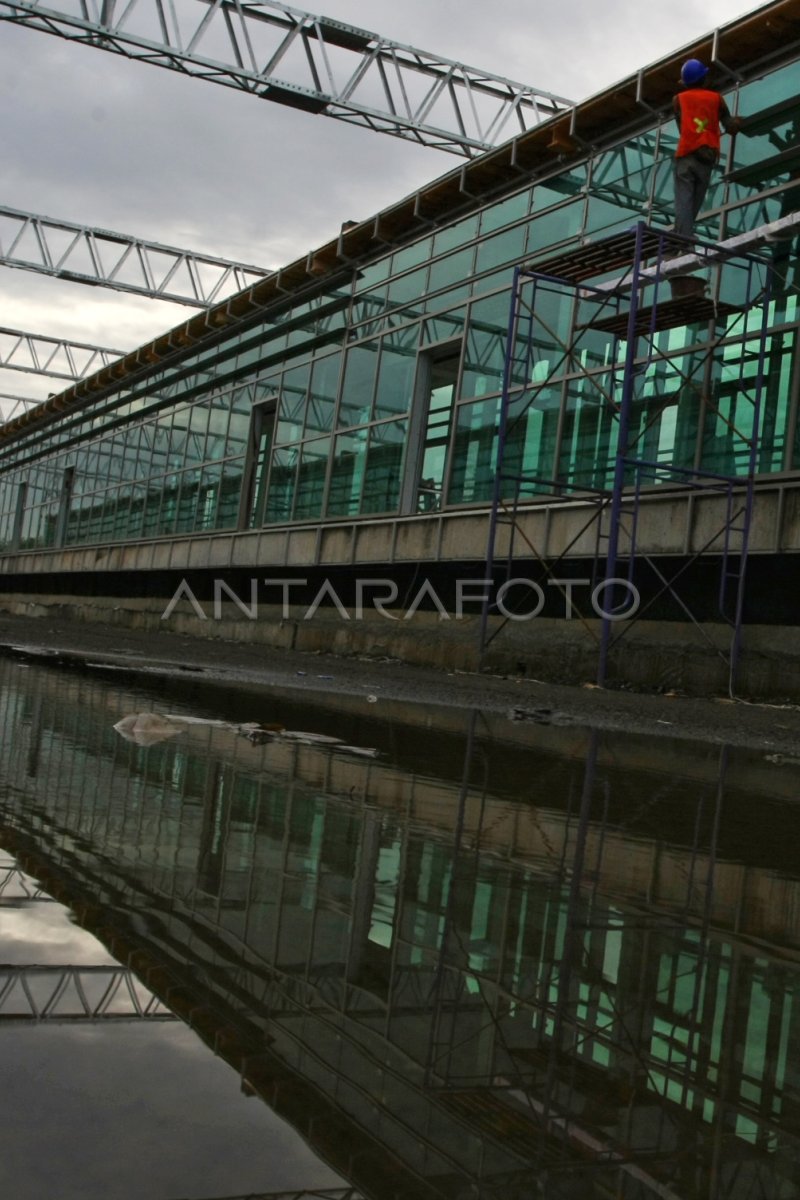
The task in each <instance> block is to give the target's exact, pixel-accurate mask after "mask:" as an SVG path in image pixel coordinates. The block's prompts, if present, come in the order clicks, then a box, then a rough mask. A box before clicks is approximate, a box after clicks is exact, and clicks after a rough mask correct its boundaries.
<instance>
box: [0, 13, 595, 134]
mask: <svg viewBox="0 0 800 1200" xmlns="http://www.w3.org/2000/svg"><path fill="white" fill-rule="evenodd" d="M0 19H2V20H6V21H12V22H14V23H16V24H18V25H27V26H28V27H29V28H31V29H39V30H42V31H43V32H45V33H53V34H56V35H57V36H59V37H64V38H67V39H69V40H71V41H79V42H84V43H85V44H87V45H90V46H96V47H97V48H98V49H101V50H109V51H111V52H112V53H115V54H122V55H124V56H125V57H126V58H137V59H140V60H141V61H142V62H149V63H152V64H154V65H155V66H160V67H166V68H168V69H169V70H171V71H180V72H181V73H182V74H184V75H193V76H196V77H197V78H200V79H207V80H209V81H210V82H212V83H220V84H223V85H224V86H226V87H232V88H236V89H237V90H239V91H244V92H249V93H250V94H251V95H254V96H258V97H259V98H261V99H265V100H273V101H276V102H277V103H279V104H286V105H290V106H291V107H293V108H299V109H303V110H304V111H306V112H311V113H323V114H324V115H325V116H329V117H335V118H337V119H338V120H341V121H347V122H348V123H350V124H353V125H359V126H362V127H366V128H368V129H374V130H376V131H378V132H381V133H389V134H392V135H393V136H394V137H401V138H406V139H408V140H410V141H414V142H418V143H420V144H421V145H424V146H434V147H436V148H437V149H440V150H447V151H449V152H451V153H453V154H461V155H464V156H466V157H467V158H472V157H475V156H476V155H477V154H480V153H482V152H483V151H485V150H487V149H489V148H490V147H491V146H493V145H496V144H497V143H498V142H499V141H500V140H502V139H503V138H508V137H511V136H512V135H513V134H514V133H517V132H520V131H523V130H525V129H528V128H531V127H532V126H533V125H536V124H538V122H539V121H540V120H541V119H542V117H547V116H550V115H552V114H553V113H555V112H560V111H562V110H563V109H565V108H568V107H570V106H571V101H569V100H566V99H565V98H564V97H562V96H555V95H553V94H552V93H550V92H543V91H540V90H539V89H538V88H533V87H530V86H528V85H526V84H520V83H514V82H512V81H511V80H509V79H505V78H503V77H502V76H500V75H494V74H491V73H489V72H486V71H479V70H477V69H476V68H474V67H466V66H464V65H463V64H461V63H457V62H454V61H452V60H451V59H447V58H442V57H440V56H439V55H434V54H429V53H427V52H426V51H424V50H416V49H415V48H414V47H413V46H405V45H401V44H400V43H398V42H392V41H389V40H388V39H387V38H382V37H380V36H378V35H377V34H375V33H370V32H369V31H368V30H365V29H359V28H357V27H356V26H353V25H344V24H342V23H341V22H339V21H332V20H330V19H329V18H328V17H320V16H315V15H314V14H313V13H307V12H302V11H301V10H300V9H296V8H290V7H289V6H288V5H287V4H281V3H278V2H277V0H257V2H255V3H248V2H247V0H122V2H120V3H117V0H62V7H53V6H46V5H45V4H42V3H39V2H38V0H13V2H12V0H6V2H5V3H0Z"/></svg>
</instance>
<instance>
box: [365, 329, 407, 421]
mask: <svg viewBox="0 0 800 1200" xmlns="http://www.w3.org/2000/svg"><path fill="white" fill-rule="evenodd" d="M416 362H417V330H416V328H413V329H412V330H411V331H410V333H405V334H402V335H401V334H395V335H394V336H390V337H387V338H384V340H383V345H382V347H381V358H380V368H379V371H378V389H377V392H376V395H375V414H374V415H375V417H376V418H380V417H388V416H391V415H392V414H394V413H404V412H407V411H408V409H409V408H410V407H411V400H412V397H413V394H414V376H415V372H416Z"/></svg>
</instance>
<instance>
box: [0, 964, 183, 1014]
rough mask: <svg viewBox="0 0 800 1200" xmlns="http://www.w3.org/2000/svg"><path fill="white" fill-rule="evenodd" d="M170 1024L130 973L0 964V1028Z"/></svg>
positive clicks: (113, 968)
mask: <svg viewBox="0 0 800 1200" xmlns="http://www.w3.org/2000/svg"><path fill="white" fill-rule="evenodd" d="M131 1020H148V1021H174V1020H177V1018H176V1017H175V1016H173V1014H172V1013H171V1012H170V1011H169V1010H168V1009H167V1008H165V1007H164V1005H163V1004H162V1003H161V1001H160V1000H159V999H158V997H157V996H154V995H153V994H152V992H149V991H148V990H147V988H145V987H144V986H143V985H142V984H141V983H140V982H139V980H138V979H137V978H136V976H135V975H134V974H133V972H132V971H129V970H128V968H127V967H118V966H90V967H74V966H57V967H38V966H13V965H8V964H3V965H0V1026H2V1025H3V1024H8V1023H9V1022H10V1021H25V1022H30V1021H33V1022H36V1023H38V1022H41V1021H53V1022H57V1021H69V1022H72V1021H109V1022H114V1021H131Z"/></svg>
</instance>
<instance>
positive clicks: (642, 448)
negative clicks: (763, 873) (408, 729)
mask: <svg viewBox="0 0 800 1200" xmlns="http://www.w3.org/2000/svg"><path fill="white" fill-rule="evenodd" d="M733 241H734V242H735V243H736V244H735V245H733V246H732V247H731V248H730V249H728V248H726V244H725V243H695V244H692V245H687V243H686V242H685V241H684V240H683V239H681V238H678V237H677V236H676V235H674V234H672V233H669V232H667V231H664V230H656V229H653V228H651V227H649V226H647V225H646V224H644V223H640V224H638V225H636V226H635V227H634V228H633V229H629V230H626V231H624V232H622V233H618V234H615V235H612V236H610V237H608V238H604V239H601V240H599V241H596V242H592V243H590V244H588V245H586V246H582V247H579V248H576V249H571V250H567V251H565V252H564V253H563V254H560V255H556V256H551V257H548V258H547V259H545V260H542V261H540V262H535V263H533V264H532V265H529V266H524V267H518V268H517V269H516V271H515V273H514V283H513V290H512V299H511V308H510V315H509V325H508V337H507V343H506V353H505V363H504V374H503V391H502V404H501V413H500V419H499V423H498V433H497V457H496V472H495V483H494V492H493V499H492V507H491V514H490V521H489V534H488V544H487V551H486V581H487V585H490V586H487V588H486V599H485V601H484V605H483V612H482V618H481V623H480V649H481V655H482V657H483V656H484V655H485V653H486V651H487V650H488V648H489V646H490V645H491V643H492V642H493V640H494V639H495V638H496V637H497V636H498V634H499V633H500V632H501V630H502V629H503V628H504V627H505V625H506V624H507V622H508V620H509V619H511V618H510V615H509V614H508V612H507V611H505V612H503V610H502V609H501V608H500V607H499V606H498V604H497V600H496V598H495V599H493V598H492V594H491V592H492V587H494V586H496V585H497V584H498V582H499V581H500V580H505V581H506V582H508V581H510V580H511V579H512V578H513V569H512V568H513V563H514V560H515V558H516V557H517V551H518V546H519V544H520V543H524V547H525V550H524V552H523V553H524V554H525V555H527V556H530V557H533V558H534V559H536V560H538V561H539V563H540V564H541V566H542V569H543V570H544V572H545V573H546V574H547V575H549V576H551V579H552V580H553V581H554V582H556V580H555V572H556V568H557V567H558V566H559V564H563V563H564V562H565V561H566V560H567V558H568V556H569V555H570V554H571V553H572V554H573V556H574V557H577V554H576V552H575V547H576V546H578V544H579V543H580V545H581V546H584V547H585V545H586V539H587V536H588V537H591V536H592V535H591V534H590V531H592V530H593V545H594V548H593V553H592V554H591V558H592V564H593V565H592V578H591V583H592V588H593V591H592V594H593V596H595V595H598V596H599V595H600V594H602V597H603V601H602V605H600V606H599V613H598V620H599V637H598V638H597V641H598V655H597V677H596V678H597V683H598V684H599V685H600V686H604V685H605V684H606V681H607V677H608V668H609V655H610V652H611V650H612V649H613V648H614V647H615V646H616V645H617V643H618V642H619V641H620V639H621V638H622V637H624V636H625V633H626V631H627V630H628V629H629V628H630V627H631V625H632V623H633V622H634V621H636V620H638V619H639V618H641V617H642V616H643V615H644V614H645V613H646V612H647V611H648V610H650V609H651V608H652V606H653V605H654V604H655V603H656V601H658V600H659V599H660V598H661V597H662V596H664V595H665V594H668V595H669V596H671V597H672V598H673V599H674V600H675V601H676V603H677V605H678V608H679V610H680V612H681V613H682V614H683V615H684V616H685V617H686V618H687V619H689V620H691V621H692V622H694V624H695V625H696V626H697V627H698V629H699V630H700V632H701V633H702V634H703V636H704V637H706V639H707V640H708V641H709V643H710V644H711V645H712V646H713V647H714V649H715V650H716V651H717V652H720V651H719V647H718V646H717V645H716V644H715V643H714V642H713V641H712V639H711V638H709V637H708V634H707V633H706V631H705V630H704V629H703V626H702V622H701V621H700V620H699V619H698V617H697V616H696V614H695V613H693V611H692V608H691V603H690V601H689V599H687V596H686V595H681V583H682V578H684V577H685V575H686V571H687V569H688V567H689V566H690V565H691V564H692V563H694V562H696V561H697V560H699V559H701V558H703V557H704V556H708V555H709V554H710V553H711V550H712V547H713V548H714V549H713V561H714V563H715V565H716V566H718V568H719V576H718V585H717V586H718V592H717V597H716V608H717V611H718V613H719V616H720V618H721V620H722V621H724V622H725V623H726V624H727V625H728V626H729V627H730V630H731V636H730V643H729V646H728V649H727V651H726V652H724V653H723V657H724V658H725V660H726V663H727V666H728V672H729V681H730V691H731V694H733V689H734V686H735V678H736V669H737V665H738V662H739V657H740V652H741V642H742V620H743V606H744V598H745V574H746V568H747V556H748V548H749V542H750V532H751V525H752V517H753V499H754V479H755V475H756V471H757V469H758V465H759V453H758V451H759V436H760V430H761V420H762V392H763V390H764V385H765V365H766V356H767V344H768V320H769V316H770V299H771V295H770V289H771V275H772V272H771V270H770V255H769V252H759V251H758V250H748V249H747V247H746V246H745V247H742V245H741V244H740V243H741V241H742V239H741V238H736V239H733ZM752 241H753V244H754V245H758V240H757V239H756V238H753V239H752ZM709 268H710V269H711V270H710V278H709V279H708V280H706V278H705V277H704V276H703V275H697V274H694V273H693V272H695V271H697V270H700V271H701V272H703V271H708V269H709ZM709 287H710V289H711V291H710V294H706V293H707V291H708V289H709ZM559 313H560V314H561V315H560V316H559ZM553 314H555V316H554V315H553ZM564 314H566V318H565V316H564ZM559 321H560V322H561V324H562V325H565V324H566V322H567V321H568V325H566V328H567V334H566V336H565V337H562V336H561V335H560V334H559V331H558V328H557V326H558V324H559ZM689 326H696V327H697V328H698V333H697V338H696V341H692V340H691V339H690V342H691V344H690V345H688V347H687V346H684V345H683V344H682V346H681V348H680V350H679V352H677V353H676V351H675V349H674V348H673V349H672V350H671V352H668V351H667V350H665V348H664V347H663V346H659V345H658V344H657V342H658V337H659V335H661V334H663V333H664V332H665V331H668V330H672V329H683V328H686V327H689ZM732 337H734V338H736V339H737V341H738V339H739V338H741V339H743V341H742V344H743V346H744V347H745V348H746V351H747V353H746V354H745V353H744V352H743V353H741V354H740V355H739V357H738V377H737V378H731V377H730V376H731V372H733V371H735V368H734V367H733V366H732V365H731V364H726V365H725V371H726V372H727V375H728V379H727V382H728V383H729V384H731V385H732V386H733V388H734V393H733V394H735V395H736V397H737V398H738V397H744V398H746V400H747V402H748V419H747V421H746V424H745V427H744V428H742V427H740V424H737V422H736V421H735V420H733V419H732V418H730V419H729V417H727V416H726V415H725V413H724V412H722V411H721V410H720V408H719V407H715V405H714V402H713V400H712V398H711V394H710V391H711V389H710V386H709V378H710V371H711V364H712V362H713V356H714V352H715V351H716V350H717V348H718V347H719V346H720V345H721V343H722V342H723V340H726V339H729V338H732ZM684 340H685V339H684ZM587 345H590V346H591V350H587ZM554 350H555V351H556V352H557V357H555V358H553V357H551V356H552V354H553V352H554ZM689 354H691V358H690V360H689V361H690V363H691V364H693V365H692V366H691V369H690V370H689V371H686V372H684V371H681V370H680V369H676V367H675V360H676V358H678V357H679V356H684V358H685V357H686V356H688V355H689ZM587 358H593V359H594V366H593V367H592V365H591V364H590V365H589V366H587V365H586V363H587ZM659 371H661V372H662V383H663V374H664V373H665V372H669V371H671V372H672V376H673V383H674V381H675V375H676V374H677V376H678V385H679V388H684V389H687V388H688V389H691V391H693V393H694V395H695V396H696V397H697V399H698V403H701V402H702V404H703V405H704V411H703V413H702V414H701V419H703V418H704V417H705V414H706V413H708V412H709V411H710V412H711V413H712V414H713V415H714V416H715V418H716V419H717V420H719V421H720V422H722V424H723V425H724V426H725V427H726V429H727V433H726V437H727V439H728V443H729V456H728V459H727V460H726V461H724V462H723V464H722V469H721V470H706V469H703V468H702V467H701V466H700V463H699V461H698V455H697V452H696V445H694V446H693V447H692V456H691V461H689V457H688V454H687V455H684V456H683V459H682V461H679V460H678V458H677V457H676V455H675V444H674V443H672V444H670V445H669V446H667V447H666V452H664V453H662V452H661V451H660V450H659V446H658V434H657V428H658V426H659V423H660V421H661V418H662V414H663V413H664V411H665V409H666V408H667V407H668V406H670V405H675V404H677V400H676V399H675V398H674V397H675V392H674V391H673V392H672V393H668V394H667V393H666V392H665V390H664V389H663V388H662V391H661V392H659V386H660V385H659ZM570 372H571V373H572V378H573V380H574V379H578V380H579V381H580V384H581V386H585V387H586V388H592V389H594V392H595V393H596V399H595V402H594V403H595V407H596V414H597V415H596V421H597V426H596V428H597V429H598V430H599V429H600V428H601V425H602V428H603V430H604V433H603V436H602V437H599V439H598V442H599V453H598V461H597V462H596V463H595V464H594V465H593V467H592V469H591V470H589V471H587V465H586V462H585V461H583V460H581V459H580V458H579V456H577V457H576V459H575V460H574V462H573V463H572V464H571V465H567V466H566V468H564V469H562V463H561V462H559V463H557V464H554V471H553V473H551V474H550V475H546V474H542V473H541V471H539V470H537V469H536V468H531V467H530V466H529V465H528V464H526V462H525V461H524V458H525V456H524V454H523V455H522V456H520V454H519V453H518V452H517V451H518V448H517V449H515V452H514V453H513V454H512V453H510V452H509V447H510V444H511V443H510V436H509V435H510V434H511V433H512V431H513V430H514V429H515V428H519V423H520V422H521V421H522V419H523V418H526V414H528V413H529V411H530V409H531V408H532V407H535V406H536V405H537V402H538V403H540V404H541V403H542V397H544V396H546V395H547V394H548V392H549V393H550V396H549V400H548V403H549V404H550V406H551V407H555V405H554V402H553V396H552V392H553V387H554V381H557V382H555V387H557V388H558V396H559V411H560V414H561V415H560V417H559V422H560V425H559V430H558V432H557V434H556V437H555V444H556V445H558V444H559V441H560V438H561V434H562V433H563V423H564V419H565V417H564V413H565V411H566V408H567V405H566V402H565V398H564V394H565V387H566V386H567V385H566V384H565V379H566V377H567V375H568V374H569V373H570ZM698 379H699V380H700V382H699V383H698V382H697V381H698ZM582 411H584V412H585V411H586V406H585V405H583V409H582ZM675 420H676V421H677V416H676V418H675ZM742 424H744V423H742ZM654 431H655V440H654V439H653V433H654ZM697 432H698V431H697V427H695V438H696V435H697ZM648 434H650V435H651V437H650V438H648ZM653 440H654V445H655V448H654V447H653V445H651V442H653ZM731 446H735V450H733V451H731V450H730V447H731ZM600 459H602V461H599V460H600ZM664 483H670V484H672V485H673V487H675V488H678V489H679V490H680V491H681V492H683V493H686V492H690V493H694V494H697V495H699V494H701V493H704V494H708V493H715V494H716V495H717V496H718V497H719V498H720V505H719V508H720V509H721V514H720V519H719V521H718V522H717V524H716V527H715V528H714V529H713V531H711V532H710V535H709V536H708V537H707V538H704V540H703V543H702V545H701V546H699V547H697V546H695V547H694V548H691V549H690V551H689V553H688V556H683V559H684V560H682V561H681V562H680V563H679V565H678V566H677V568H676V569H675V570H674V571H672V572H671V573H670V568H669V567H668V568H664V567H663V565H662V564H659V563H658V562H656V561H655V558H654V556H653V554H652V553H651V552H649V551H648V550H647V549H646V548H645V547H644V546H642V545H640V538H639V535H640V516H641V509H642V501H643V492H644V489H646V488H649V487H652V486H655V485H661V484H664ZM554 500H555V501H558V503H559V504H565V503H566V504H568V503H569V502H581V504H582V505H583V507H584V509H585V511H586V514H587V515H586V520H585V521H584V523H583V524H582V525H581V527H580V528H579V530H578V531H577V533H575V535H574V536H573V537H572V538H571V539H570V541H569V543H568V544H566V545H564V546H562V547H560V548H559V551H558V554H557V556H556V557H555V558H553V557H552V556H549V557H548V556H547V552H545V555H541V554H540V553H539V552H538V550H537V547H536V546H535V544H534V543H533V542H532V540H531V539H530V537H529V536H528V535H527V533H526V532H525V529H524V528H523V527H522V525H523V523H522V520H521V518H522V516H523V514H524V513H526V512H529V511H530V509H531V507H532V506H535V505H537V504H541V503H545V504H547V503H550V504H552V503H553V501H554ZM504 525H505V526H508V527H509V533H508V537H507V544H506V545H505V546H504V547H503V550H502V553H501V552H500V550H499V532H500V529H501V527H502V526H504ZM584 557H586V555H585V554H584ZM642 562H646V563H647V565H648V566H649V568H650V570H651V571H652V573H653V576H654V580H655V582H654V585H653V586H654V588H655V592H654V594H653V595H651V596H650V597H649V598H648V600H647V602H646V603H645V604H642V605H641V606H639V603H638V592H637V590H636V587H635V583H634V580H635V578H636V577H638V576H637V564H638V565H641V563H642ZM557 582H558V583H559V584H560V583H563V582H564V581H563V580H562V581H557ZM501 586H502V585H501ZM562 590H563V589H562ZM564 594H565V599H566V602H567V604H568V605H570V606H571V607H572V609H573V610H574V611H575V613H576V614H578V615H580V616H582V615H583V614H581V613H580V612H579V610H578V608H577V606H576V605H575V603H574V601H573V598H572V593H571V590H570V589H567V590H566V591H565V592H564ZM495 597H496V593H495ZM493 617H495V620H492V618H493ZM589 627H590V626H589V625H588V623H587V628H589Z"/></svg>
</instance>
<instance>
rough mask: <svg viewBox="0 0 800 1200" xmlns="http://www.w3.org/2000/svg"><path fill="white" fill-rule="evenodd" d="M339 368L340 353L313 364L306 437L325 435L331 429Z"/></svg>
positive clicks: (340, 363)
mask: <svg viewBox="0 0 800 1200" xmlns="http://www.w3.org/2000/svg"><path fill="white" fill-rule="evenodd" d="M341 366H342V355H341V352H340V351H337V352H336V354H329V355H328V356H327V357H326V358H319V359H317V361H316V362H315V363H314V366H313V370H312V373H311V387H310V389H309V399H308V410H307V412H306V436H308V435H309V434H310V433H326V432H327V431H328V430H329V429H332V428H333V413H334V409H335V407H336V395H337V392H338V389H339V373H340V370H341Z"/></svg>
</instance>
